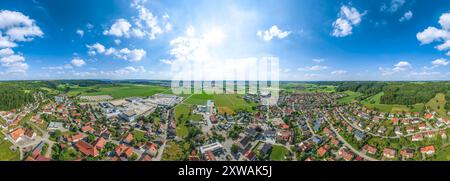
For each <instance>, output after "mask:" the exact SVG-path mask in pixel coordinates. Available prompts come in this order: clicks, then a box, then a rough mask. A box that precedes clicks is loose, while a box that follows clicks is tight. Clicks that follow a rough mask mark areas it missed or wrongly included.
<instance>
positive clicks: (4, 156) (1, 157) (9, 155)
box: [0, 133, 20, 161]
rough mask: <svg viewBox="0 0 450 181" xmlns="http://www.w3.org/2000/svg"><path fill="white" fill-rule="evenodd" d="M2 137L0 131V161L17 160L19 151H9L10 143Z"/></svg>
mask: <svg viewBox="0 0 450 181" xmlns="http://www.w3.org/2000/svg"><path fill="white" fill-rule="evenodd" d="M4 138H5V136H4V135H3V133H0V161H18V160H19V159H20V155H19V151H15V152H14V151H11V150H10V149H9V147H10V146H11V145H12V143H10V142H9V141H8V140H4Z"/></svg>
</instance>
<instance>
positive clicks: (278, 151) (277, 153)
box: [270, 145, 289, 161]
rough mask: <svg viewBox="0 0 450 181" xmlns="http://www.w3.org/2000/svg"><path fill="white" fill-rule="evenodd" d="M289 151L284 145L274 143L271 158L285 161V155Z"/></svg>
mask: <svg viewBox="0 0 450 181" xmlns="http://www.w3.org/2000/svg"><path fill="white" fill-rule="evenodd" d="M288 153H289V150H287V149H286V148H285V147H284V146H279V145H273V146H272V152H271V153H270V160H273V161H283V160H284V157H285V156H286V155H287V154H288Z"/></svg>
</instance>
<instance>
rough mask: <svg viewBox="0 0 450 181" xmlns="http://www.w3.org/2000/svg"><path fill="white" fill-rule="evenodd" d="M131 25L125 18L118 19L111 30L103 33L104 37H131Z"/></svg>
mask: <svg viewBox="0 0 450 181" xmlns="http://www.w3.org/2000/svg"><path fill="white" fill-rule="evenodd" d="M130 29H131V24H130V23H129V22H128V21H127V20H126V19H123V18H120V19H117V20H116V21H115V22H114V24H113V25H112V26H111V28H110V29H109V30H105V31H103V34H104V35H112V36H117V37H122V36H124V37H126V38H128V37H130V34H129V31H130Z"/></svg>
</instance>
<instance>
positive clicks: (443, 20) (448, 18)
mask: <svg viewBox="0 0 450 181" xmlns="http://www.w3.org/2000/svg"><path fill="white" fill-rule="evenodd" d="M439 24H440V25H441V27H442V28H443V29H445V30H449V29H450V13H444V14H442V15H441V17H440V18H439Z"/></svg>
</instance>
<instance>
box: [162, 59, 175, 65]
mask: <svg viewBox="0 0 450 181" xmlns="http://www.w3.org/2000/svg"><path fill="white" fill-rule="evenodd" d="M159 61H160V62H162V63H164V64H167V65H172V64H173V60H167V59H161V60H159Z"/></svg>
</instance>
